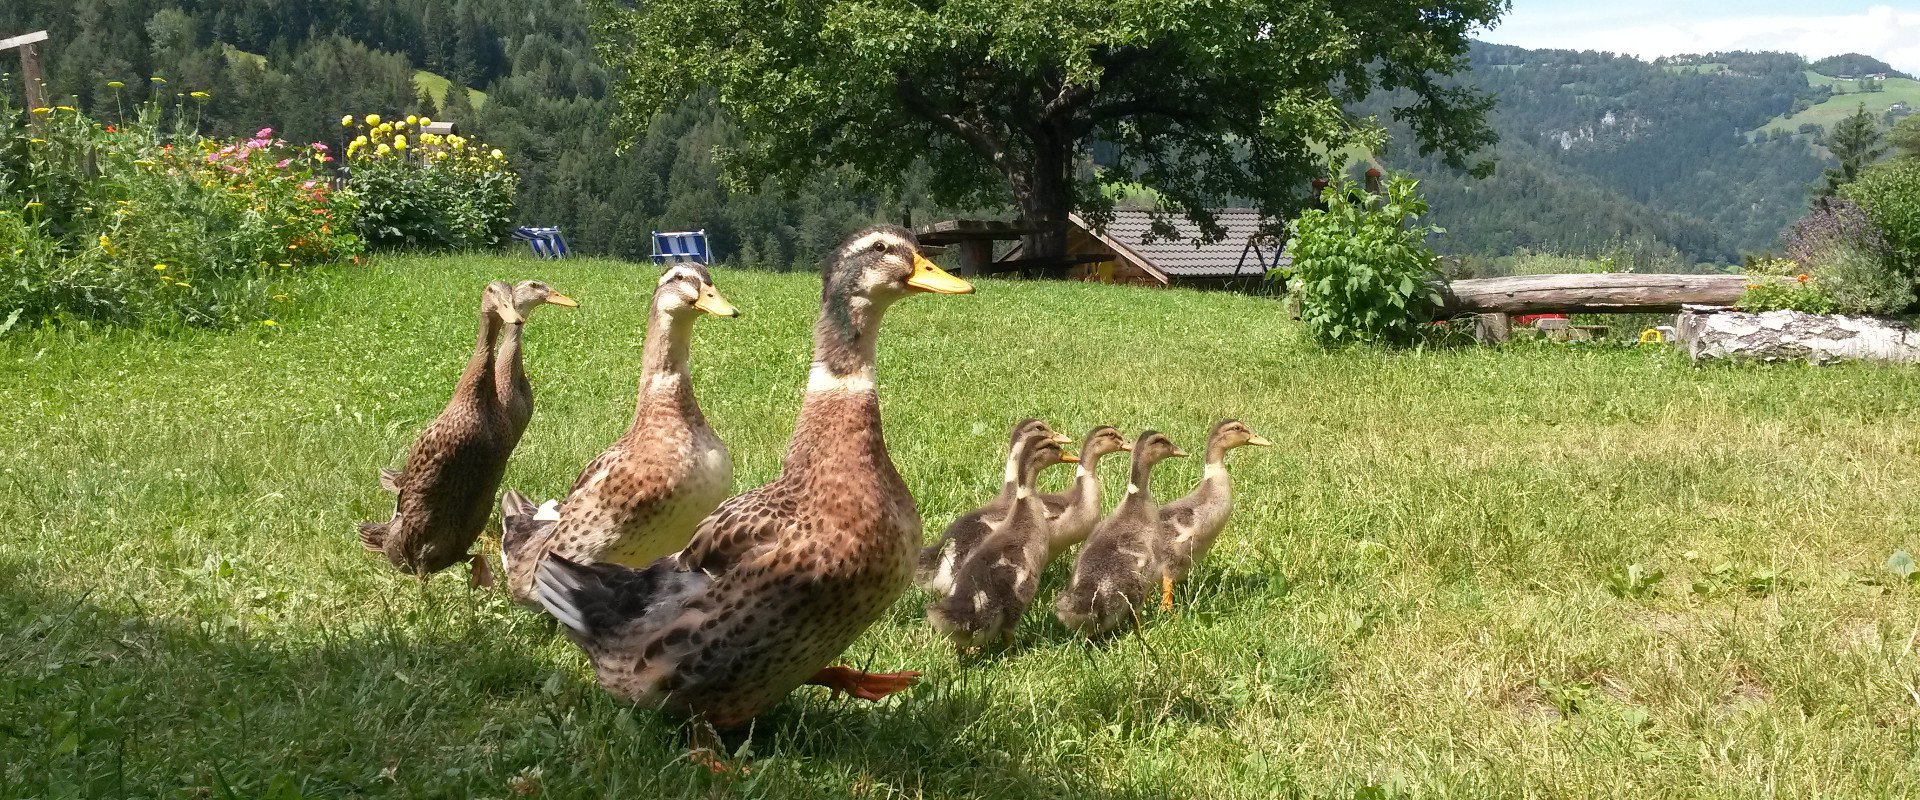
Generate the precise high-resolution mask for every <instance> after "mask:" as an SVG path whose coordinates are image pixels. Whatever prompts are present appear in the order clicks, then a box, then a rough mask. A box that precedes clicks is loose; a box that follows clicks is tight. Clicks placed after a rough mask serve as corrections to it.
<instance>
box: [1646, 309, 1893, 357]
mask: <svg viewBox="0 0 1920 800" xmlns="http://www.w3.org/2000/svg"><path fill="white" fill-rule="evenodd" d="M1678 332H1679V344H1680V346H1681V347H1684V348H1686V350H1687V355H1688V356H1690V357H1692V358H1693V360H1694V361H1696V362H1699V361H1715V360H1735V361H1760V362H1775V361H1806V362H1809V363H1813V364H1832V363H1835V362H1838V361H1869V362H1874V363H1880V364H1911V363H1916V362H1920V331H1915V330H1914V329H1913V328H1912V327H1911V326H1909V325H1907V324H1906V323H1904V322H1896V321H1894V320H1888V319H1881V318H1879V317H1848V316H1839V315H1827V314H1808V313H1805V312H1802V311H1766V312H1762V313H1757V314H1756V313H1752V312H1745V311H1720V310H1717V309H1708V308H1687V309H1686V310H1685V311H1684V312H1683V313H1682V314H1681V315H1680V322H1679V325H1678Z"/></svg>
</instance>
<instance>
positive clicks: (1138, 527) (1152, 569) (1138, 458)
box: [1053, 431, 1187, 638]
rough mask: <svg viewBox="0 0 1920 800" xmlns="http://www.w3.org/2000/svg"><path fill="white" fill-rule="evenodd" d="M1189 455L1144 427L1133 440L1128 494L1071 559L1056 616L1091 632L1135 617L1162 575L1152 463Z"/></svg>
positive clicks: (1056, 603) (1077, 630)
mask: <svg viewBox="0 0 1920 800" xmlns="http://www.w3.org/2000/svg"><path fill="white" fill-rule="evenodd" d="M1186 455H1187V454H1186V452H1185V451H1182V450H1181V449H1180V448H1179V447H1177V446H1175V445H1174V443H1173V441H1172V440H1170V439H1168V438H1167V436H1166V434H1163V433H1160V432H1159V431H1146V432H1144V433H1142V434H1140V437H1139V438H1138V439H1135V440H1134V442H1133V465H1132V471H1131V472H1129V473H1128V476H1127V495H1126V497H1125V498H1123V499H1122V500H1121V501H1120V505H1119V506H1117V507H1115V508H1114V510H1113V513H1112V514H1109V515H1108V516H1107V517H1106V518H1105V519H1102V520H1100V524H1098V525H1096V526H1094V529H1093V533H1092V534H1091V535H1089V536H1088V537H1087V543H1086V545H1085V546H1084V547H1081V548H1080V557H1079V558H1078V559H1076V560H1075V561H1074V565H1073V579H1072V581H1071V582H1070V583H1069V584H1068V585H1067V588H1066V589H1065V590H1063V591H1061V592H1060V597H1059V598H1058V599H1057V600H1055V601H1054V605H1053V610H1054V615H1055V616H1056V617H1058V618H1059V619H1060V622H1061V624H1063V625H1066V626H1067V628H1068V629H1069V630H1071V631H1073V632H1074V633H1076V634H1079V635H1081V636H1086V637H1089V638H1091V637H1094V636H1099V635H1102V634H1105V633H1107V632H1109V631H1112V630H1114V629H1115V628H1118V627H1120V626H1121V625H1122V624H1125V623H1129V622H1134V621H1137V620H1138V619H1139V614H1140V611H1141V610H1142V609H1143V608H1144V606H1143V605H1142V604H1143V603H1144V602H1145V601H1146V593H1147V583H1148V582H1149V581H1151V580H1153V579H1154V578H1155V577H1157V576H1158V575H1159V574H1160V564H1159V544H1160V541H1161V539H1162V538H1163V537H1162V534H1161V531H1160V527H1161V526H1160V509H1159V508H1158V507H1156V506H1155V504H1154V502H1153V488H1152V485H1151V484H1150V483H1149V481H1150V480H1151V478H1152V477H1153V467H1154V465H1155V464H1158V463H1160V462H1161V461H1164V460H1166V459H1169V458H1183V457H1185V456H1186Z"/></svg>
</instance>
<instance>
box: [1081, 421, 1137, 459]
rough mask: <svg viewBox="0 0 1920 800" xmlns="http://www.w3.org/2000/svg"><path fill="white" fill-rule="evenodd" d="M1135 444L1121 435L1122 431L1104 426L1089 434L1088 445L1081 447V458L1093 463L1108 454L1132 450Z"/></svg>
mask: <svg viewBox="0 0 1920 800" xmlns="http://www.w3.org/2000/svg"><path fill="white" fill-rule="evenodd" d="M1132 449H1133V443H1132V442H1129V441H1127V437H1125V436H1122V435H1120V429H1119V428H1115V427H1113V426H1112V425H1102V426H1100V427H1098V428H1094V429H1093V430H1091V431H1088V432H1087V439H1086V443H1085V444H1082V445H1080V458H1081V460H1083V461H1086V462H1088V463H1092V462H1093V461H1094V460H1096V459H1098V458H1100V457H1101V456H1104V455H1106V454H1108V453H1118V452H1122V451H1125V450H1132Z"/></svg>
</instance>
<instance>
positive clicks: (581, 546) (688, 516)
mask: <svg viewBox="0 0 1920 800" xmlns="http://www.w3.org/2000/svg"><path fill="white" fill-rule="evenodd" d="M707 314H712V315H714V316H718V317H734V316H738V315H739V312H738V311H736V310H734V307H733V304H731V303H728V302H727V300H726V298H724V297H721V296H720V292H719V291H718V290H716V289H715V288H714V287H713V277H712V275H711V274H710V273H709V272H708V271H707V268H706V267H704V266H701V265H698V264H680V265H676V266H674V267H673V268H671V269H668V270H667V271H666V272H665V273H663V274H662V275H661V276H660V280H659V281H658V283H657V284H656V285H655V287H654V292H653V301H652V309H651V311H650V313H649V316H648V319H647V335H646V342H645V344H644V345H643V346H642V348H641V367H640V388H639V396H638V400H637V401H636V402H635V403H634V412H633V421H632V422H631V423H630V424H629V425H628V426H627V432H626V435H625V436H622V437H621V438H620V440H619V441H617V442H614V443H613V445H612V446H611V447H608V448H607V450H606V451H605V452H603V453H601V454H600V455H599V457H597V458H595V459H594V460H593V461H592V462H591V463H589V464H587V467H586V469H584V470H581V472H580V477H579V479H577V480H575V481H574V483H573V488H572V489H571V490H570V491H568V493H567V496H566V499H565V500H562V501H560V502H559V503H558V504H557V505H554V504H549V505H548V507H547V508H546V509H545V511H544V512H542V511H541V510H538V509H535V508H534V507H533V503H531V502H529V501H528V500H527V499H526V498H525V497H524V496H522V495H521V494H520V493H519V492H514V491H509V492H507V494H506V496H504V497H503V498H501V501H500V505H501V523H500V524H501V532H500V556H501V560H502V561H503V562H504V566H505V568H506V572H507V589H508V591H509V592H510V593H511V594H512V595H513V598H514V599H515V600H518V601H520V602H523V603H533V602H534V600H533V576H534V570H535V568H536V567H537V566H538V565H539V562H540V557H541V556H542V555H544V554H546V553H549V552H551V553H554V554H555V555H559V556H561V557H563V558H566V559H568V560H570V561H574V562H577V563H581V564H591V563H595V562H600V561H607V562H612V563H615V564H622V565H626V566H631V567H644V566H646V565H647V564H649V563H652V562H653V561H654V560H655V559H657V558H660V557H661V556H664V555H667V554H669V553H673V552H674V551H677V550H679V549H680V548H682V547H685V546H686V544H687V540H688V539H690V538H692V536H693V529H694V526H696V525H698V524H700V520H701V519H703V518H705V517H706V516H707V514H709V513H711V512H712V511H713V509H714V507H716V506H718V505H720V501H722V500H725V499H727V493H728V492H729V491H731V490H732V489H733V459H732V458H731V457H729V456H728V454H727V446H726V444H725V443H723V442H721V441H720V437H719V435H717V434H715V433H714V432H713V429H712V428H711V427H708V425H707V418H706V416H705V415H704V414H702V413H701V412H700V404H699V403H698V402H696V401H695V400H694V397H693V376H692V375H691V374H689V373H688V371H687V355H688V350H689V349H690V347H691V346H692V339H693V325H694V321H695V320H697V319H699V318H700V317H702V316H704V315H707Z"/></svg>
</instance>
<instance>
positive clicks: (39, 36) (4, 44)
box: [0, 31, 47, 50]
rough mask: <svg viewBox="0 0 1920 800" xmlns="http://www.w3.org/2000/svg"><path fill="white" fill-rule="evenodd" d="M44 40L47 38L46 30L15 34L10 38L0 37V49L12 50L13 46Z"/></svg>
mask: <svg viewBox="0 0 1920 800" xmlns="http://www.w3.org/2000/svg"><path fill="white" fill-rule="evenodd" d="M46 40H47V32H46V31H34V32H33V33H23V34H21V35H19V36H15V37H13V38H10V39H0V50H12V49H13V48H16V47H19V46H21V45H29V44H34V43H35V42H44V41H46Z"/></svg>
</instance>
